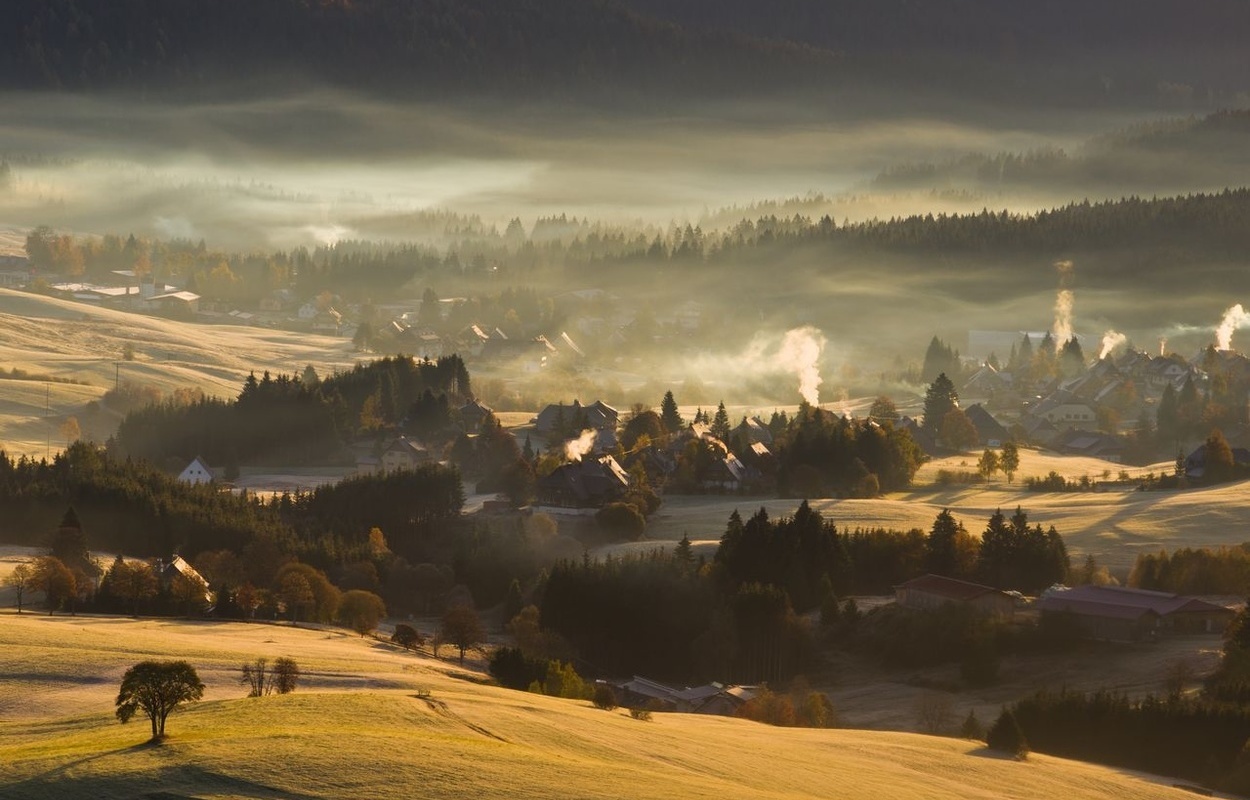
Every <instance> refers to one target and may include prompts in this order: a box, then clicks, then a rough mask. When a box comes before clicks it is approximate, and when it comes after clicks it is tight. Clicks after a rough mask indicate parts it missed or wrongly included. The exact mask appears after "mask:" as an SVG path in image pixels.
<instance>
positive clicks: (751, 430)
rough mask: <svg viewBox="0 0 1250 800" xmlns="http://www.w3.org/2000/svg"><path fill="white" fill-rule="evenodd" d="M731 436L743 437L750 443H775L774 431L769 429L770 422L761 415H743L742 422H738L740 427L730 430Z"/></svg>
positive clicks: (744, 440) (735, 437)
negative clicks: (761, 417) (765, 420)
mask: <svg viewBox="0 0 1250 800" xmlns="http://www.w3.org/2000/svg"><path fill="white" fill-rule="evenodd" d="M729 438H730V439H731V440H733V439H741V440H742V441H743V442H745V443H746V444H748V445H752V444H763V445H770V444H772V443H773V432H772V431H771V430H769V429H768V424H767V423H766V422H764V421H763V420H762V419H760V418H759V417H743V418H742V422H740V423H738V427H736V428H734V429H733V430H732V431H730V432H729Z"/></svg>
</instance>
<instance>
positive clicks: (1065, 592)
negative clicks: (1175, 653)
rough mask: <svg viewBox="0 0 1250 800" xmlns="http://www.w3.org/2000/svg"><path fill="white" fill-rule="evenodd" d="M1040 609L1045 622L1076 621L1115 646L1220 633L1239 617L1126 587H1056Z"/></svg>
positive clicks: (1203, 603) (1185, 599) (1228, 611)
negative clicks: (1054, 618)
mask: <svg viewBox="0 0 1250 800" xmlns="http://www.w3.org/2000/svg"><path fill="white" fill-rule="evenodd" d="M1034 606H1035V607H1036V608H1037V609H1038V611H1040V612H1041V614H1042V615H1043V616H1045V615H1060V614H1062V615H1070V617H1071V618H1072V619H1073V620H1075V621H1076V623H1077V624H1078V625H1079V626H1080V627H1081V629H1082V630H1083V631H1084V633H1085V635H1086V636H1087V637H1089V638H1091V639H1100V640H1104V641H1114V642H1135V641H1140V640H1142V639H1148V638H1151V637H1153V636H1155V635H1157V634H1158V633H1161V632H1172V631H1175V632H1183V633H1218V632H1221V631H1223V630H1224V628H1226V627H1227V626H1228V624H1229V623H1230V622H1232V620H1233V617H1235V616H1236V612H1234V611H1233V610H1232V609H1231V608H1227V607H1226V606H1221V605H1217V604H1215V603H1210V602H1207V601H1206V600H1201V599H1199V598H1197V597H1186V596H1184V595H1177V594H1170V593H1168V592H1154V591H1149V590H1147V589H1130V588H1128V587H1125V586H1077V587H1075V588H1072V589H1069V588H1067V587H1054V588H1052V589H1048V590H1047V591H1046V592H1045V593H1044V594H1043V595H1042V597H1041V598H1039V599H1038V601H1037V602H1036V603H1035V604H1034Z"/></svg>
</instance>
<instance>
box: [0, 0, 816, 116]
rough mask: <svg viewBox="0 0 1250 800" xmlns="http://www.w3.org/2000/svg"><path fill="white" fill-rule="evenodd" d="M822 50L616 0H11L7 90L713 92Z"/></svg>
mask: <svg viewBox="0 0 1250 800" xmlns="http://www.w3.org/2000/svg"><path fill="white" fill-rule="evenodd" d="M836 61H837V59H836V58H834V57H832V56H831V55H830V54H828V53H824V52H821V51H819V50H817V49H815V48H811V47H806V46H803V45H796V44H790V43H778V42H769V41H764V40H758V39H753V38H751V37H749V36H741V35H737V34H726V33H694V34H692V33H689V32H687V31H686V30H684V29H683V28H682V27H681V26H679V25H677V24H674V23H671V22H661V21H658V20H655V19H653V18H649V17H646V16H644V15H641V14H639V13H636V12H633V11H631V10H629V9H627V8H626V7H625V6H623V5H621V4H620V3H618V2H615V1H614V0H512V1H509V0H263V1H262V2H256V0H212V2H198V3H186V2H178V1H177V0H116V1H114V2H109V3H106V4H102V3H97V2H91V0H6V2H5V3H3V4H0V88H7V89H22V90H31V89H36V90H37V89H54V90H72V91H84V90H87V91H90V90H98V89H119V88H120V89H131V90H133V89H141V90H147V89H151V90H159V89H168V88H197V87H211V86H213V85H215V84H221V83H233V84H236V85H238V84H243V85H247V84H253V85H257V86H259V87H262V88H267V87H270V86H273V85H289V84H291V83H296V84H298V83H301V82H303V83H308V84H319V83H329V84H334V85H339V86H343V87H346V88H352V89H364V90H372V91H376V92H378V93H382V94H398V95H406V96H421V97H428V96H438V95H445V94H451V95H455V94H456V93H458V92H465V91H473V92H475V93H476V92H487V93H497V94H500V95H505V96H506V95H508V94H509V93H512V92H522V93H528V92H540V93H544V94H556V95H559V94H560V93H564V92H574V91H580V92H587V91H593V90H595V89H596V88H600V89H603V90H605V91H606V90H614V89H616V90H620V89H623V90H627V91H633V92H639V93H645V92H658V93H662V94H663V93H669V92H672V91H684V92H694V91H699V90H708V91H715V90H717V89H718V88H722V89H723V88H727V87H731V86H732V87H735V88H739V89H741V88H749V87H757V88H759V87H768V86H776V85H781V84H782V83H784V82H786V81H789V80H792V78H793V76H794V75H795V74H802V73H807V72H811V71H813V70H815V71H816V72H820V73H827V72H828V71H829V70H831V69H832V68H834V67H835V66H836Z"/></svg>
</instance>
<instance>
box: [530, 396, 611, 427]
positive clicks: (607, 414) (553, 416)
mask: <svg viewBox="0 0 1250 800" xmlns="http://www.w3.org/2000/svg"><path fill="white" fill-rule="evenodd" d="M619 418H620V412H619V411H617V410H616V409H615V408H613V407H612V406H610V405H608V404H607V403H605V402H603V401H602V400H596V401H595V402H593V403H591V404H590V405H588V406H583V405H582V404H581V402H580V401H578V400H574V401H573V403H572V405H567V406H566V405H565V404H564V403H559V404H552V405H549V406H547V407H546V408H544V409H543V410H542V411H540V412H538V416H537V417H536V418H535V419H534V430H535V431H537V432H538V433H540V434H542V435H544V436H546V435H548V434H551V433H560V432H562V431H564V430H571V429H572V428H574V427H580V428H581V429H582V430H596V431H605V430H613V431H615V430H616V426H617V422H618V421H619Z"/></svg>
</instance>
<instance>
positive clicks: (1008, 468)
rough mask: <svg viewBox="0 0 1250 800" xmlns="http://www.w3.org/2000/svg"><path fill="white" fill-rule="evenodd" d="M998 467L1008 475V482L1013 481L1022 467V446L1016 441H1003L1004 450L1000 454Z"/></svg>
mask: <svg viewBox="0 0 1250 800" xmlns="http://www.w3.org/2000/svg"><path fill="white" fill-rule="evenodd" d="M998 468H999V469H1001V470H1002V471H1003V474H1004V475H1006V476H1007V483H1011V479H1012V478H1013V477H1015V474H1016V472H1017V471H1018V470H1019V469H1020V448H1018V447H1017V446H1016V443H1015V442H1004V443H1003V452H1002V453H1000V454H999V456H998Z"/></svg>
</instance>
